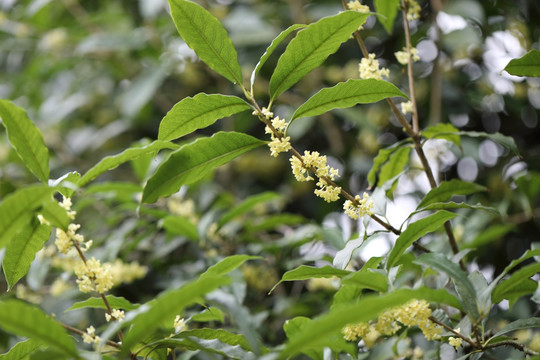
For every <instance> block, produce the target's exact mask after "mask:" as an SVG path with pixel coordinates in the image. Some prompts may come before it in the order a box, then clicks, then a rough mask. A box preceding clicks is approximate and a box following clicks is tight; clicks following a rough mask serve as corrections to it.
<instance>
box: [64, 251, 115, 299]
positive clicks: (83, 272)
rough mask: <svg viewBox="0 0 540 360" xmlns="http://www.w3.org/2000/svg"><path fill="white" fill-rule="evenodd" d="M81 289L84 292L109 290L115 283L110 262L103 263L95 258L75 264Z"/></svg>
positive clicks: (101, 292)
mask: <svg viewBox="0 0 540 360" xmlns="http://www.w3.org/2000/svg"><path fill="white" fill-rule="evenodd" d="M74 271H75V275H77V284H79V290H81V291H82V292H84V293H87V292H91V291H97V292H98V293H100V294H103V293H105V292H107V291H108V290H109V289H111V288H112V287H113V285H114V283H113V277H112V274H111V265H110V264H107V263H105V264H103V265H102V264H101V262H100V261H99V260H96V259H95V258H91V259H88V260H86V261H81V262H79V263H78V264H77V265H76V266H75V269H74Z"/></svg>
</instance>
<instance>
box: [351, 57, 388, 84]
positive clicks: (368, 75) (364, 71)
mask: <svg viewBox="0 0 540 360" xmlns="http://www.w3.org/2000/svg"><path fill="white" fill-rule="evenodd" d="M358 70H359V71H360V78H361V79H376V80H382V77H383V76H385V77H389V76H390V70H388V69H387V68H380V67H379V61H378V60H377V59H375V54H369V55H368V57H367V58H363V59H362V60H361V61H360V65H359V66H358Z"/></svg>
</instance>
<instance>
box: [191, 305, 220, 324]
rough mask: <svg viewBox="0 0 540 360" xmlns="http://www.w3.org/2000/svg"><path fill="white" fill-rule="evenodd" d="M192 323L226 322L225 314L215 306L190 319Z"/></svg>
mask: <svg viewBox="0 0 540 360" xmlns="http://www.w3.org/2000/svg"><path fill="white" fill-rule="evenodd" d="M190 321H199V322H208V321H219V322H221V323H222V322H224V321H225V317H224V315H223V312H222V311H221V310H220V309H218V308H217V307H215V306H211V307H209V308H207V309H204V310H203V311H201V312H200V313H198V314H195V315H193V316H192V317H191V318H190Z"/></svg>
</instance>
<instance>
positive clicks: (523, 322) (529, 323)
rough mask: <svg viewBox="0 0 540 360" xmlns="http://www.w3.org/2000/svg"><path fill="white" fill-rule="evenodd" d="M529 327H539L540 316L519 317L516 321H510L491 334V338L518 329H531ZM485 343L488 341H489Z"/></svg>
mask: <svg viewBox="0 0 540 360" xmlns="http://www.w3.org/2000/svg"><path fill="white" fill-rule="evenodd" d="M531 328H540V318H538V317H533V318H528V319H519V320H516V321H512V322H511V323H510V324H508V325H506V326H505V327H503V328H502V329H501V330H500V331H497V333H496V334H495V335H493V336H492V337H491V338H490V340H491V339H494V338H496V337H498V336H501V335H504V334H508V333H509V332H512V331H516V330H520V329H531ZM490 340H488V341H487V343H489V341H490Z"/></svg>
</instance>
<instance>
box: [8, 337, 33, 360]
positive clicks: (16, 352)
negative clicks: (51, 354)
mask: <svg viewBox="0 0 540 360" xmlns="http://www.w3.org/2000/svg"><path fill="white" fill-rule="evenodd" d="M40 346H43V343H40V342H39V341H37V340H34V339H28V340H25V341H21V342H19V343H17V344H15V346H13V347H12V348H11V349H9V351H8V352H7V353H5V354H0V360H21V359H27V357H28V356H29V355H30V354H31V353H32V352H34V351H35V350H37V349H38V348H39V347H40Z"/></svg>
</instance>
